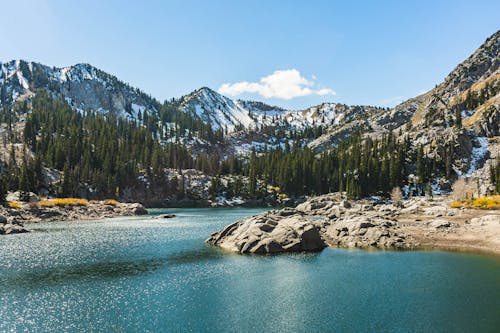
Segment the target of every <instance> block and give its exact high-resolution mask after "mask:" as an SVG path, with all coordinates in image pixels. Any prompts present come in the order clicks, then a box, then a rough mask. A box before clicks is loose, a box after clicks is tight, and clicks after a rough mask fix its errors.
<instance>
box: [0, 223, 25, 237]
mask: <svg viewBox="0 0 500 333" xmlns="http://www.w3.org/2000/svg"><path fill="white" fill-rule="evenodd" d="M2 229H3V234H5V235H10V234H20V233H24V232H29V231H28V229H26V228H24V227H23V226H20V225H17V224H4V225H3V228H2Z"/></svg>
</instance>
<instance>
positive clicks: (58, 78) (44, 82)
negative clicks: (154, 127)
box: [0, 60, 160, 119]
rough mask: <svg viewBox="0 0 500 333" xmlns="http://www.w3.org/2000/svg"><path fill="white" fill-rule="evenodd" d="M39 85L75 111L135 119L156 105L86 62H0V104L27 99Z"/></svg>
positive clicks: (156, 105) (155, 107)
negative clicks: (54, 64) (62, 64)
mask: <svg viewBox="0 0 500 333" xmlns="http://www.w3.org/2000/svg"><path fill="white" fill-rule="evenodd" d="M40 88H42V89H46V90H48V91H49V92H50V93H51V94H53V95H54V96H59V97H62V98H63V99H64V100H65V101H66V102H67V103H68V104H69V105H70V106H71V107H72V108H73V109H75V110H79V111H86V110H94V111H97V112H101V113H108V112H109V113H112V114H116V115H119V116H123V117H128V118H131V119H137V116H138V113H139V112H140V113H144V112H154V111H157V110H158V109H159V107H160V104H159V103H158V102H157V101H156V100H155V99H153V98H152V97H151V96H148V95H147V94H145V93H144V92H142V91H140V90H139V89H137V88H132V87H131V86H130V85H128V84H126V83H124V82H122V81H120V80H119V79H118V78H116V77H115V76H113V75H110V74H107V73H105V72H103V71H101V70H99V69H97V68H95V67H93V66H91V65H88V64H77V65H74V66H69V67H62V68H55V67H48V66H45V65H42V64H39V63H36V62H27V61H24V60H12V61H9V62H7V63H0V107H1V106H8V105H12V104H13V103H14V102H16V101H22V100H25V99H28V98H30V97H32V96H33V94H34V93H35V91H36V90H37V89H40Z"/></svg>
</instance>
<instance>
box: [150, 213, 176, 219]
mask: <svg viewBox="0 0 500 333" xmlns="http://www.w3.org/2000/svg"><path fill="white" fill-rule="evenodd" d="M176 216H177V215H175V214H160V215H158V216H155V217H154V218H155V219H171V218H174V217H176Z"/></svg>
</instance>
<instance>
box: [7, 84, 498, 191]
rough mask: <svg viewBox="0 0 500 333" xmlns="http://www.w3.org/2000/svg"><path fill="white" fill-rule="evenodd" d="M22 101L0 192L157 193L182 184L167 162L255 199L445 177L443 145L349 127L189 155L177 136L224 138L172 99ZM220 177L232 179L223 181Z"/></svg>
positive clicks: (417, 184)
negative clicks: (317, 146)
mask: <svg viewBox="0 0 500 333" xmlns="http://www.w3.org/2000/svg"><path fill="white" fill-rule="evenodd" d="M30 103H31V111H29V112H28V104H27V102H26V101H25V102H20V103H17V104H16V105H15V107H14V108H12V109H7V108H6V109H4V110H2V112H1V113H0V114H1V119H0V120H1V121H2V122H4V123H6V124H7V128H8V131H7V132H6V133H4V136H5V137H4V138H3V139H4V140H3V142H4V145H5V142H7V141H10V142H13V143H15V144H14V145H12V146H11V148H10V149H11V151H10V152H9V154H8V155H9V158H8V159H7V162H6V163H5V165H3V170H4V172H3V176H2V179H1V185H2V193H5V192H6V191H7V190H11V191H15V190H20V191H21V192H22V193H28V192H34V193H50V194H52V195H58V196H64V197H72V196H83V197H87V198H120V197H121V196H122V193H121V191H122V189H125V188H129V189H134V188H143V187H144V186H145V183H148V184H149V190H150V191H153V192H156V193H155V194H157V195H158V194H159V195H164V196H168V195H179V193H180V194H184V193H183V192H184V191H183V189H182V188H180V186H179V182H178V180H176V179H174V180H172V179H169V178H168V177H166V172H167V169H177V170H180V169H192V168H194V169H198V170H201V171H202V172H204V173H205V174H207V175H210V176H213V177H214V178H213V181H212V185H211V187H210V193H211V195H212V196H216V195H217V194H222V193H224V194H225V195H226V196H227V197H235V196H241V197H244V198H255V199H258V198H261V197H263V196H265V195H267V193H266V186H265V185H271V186H274V187H279V188H280V191H281V192H282V193H284V194H286V195H288V196H301V195H311V194H323V193H328V192H335V191H346V193H347V195H348V196H349V197H353V198H356V197H362V196H367V195H373V194H387V193H388V192H390V191H391V189H392V188H394V187H397V186H402V185H405V184H408V185H411V186H410V187H409V188H411V189H412V191H413V193H412V194H414V195H423V194H425V192H426V190H427V191H428V188H429V187H430V186H431V182H432V181H433V180H435V179H438V178H439V177H445V178H446V179H449V177H450V175H451V162H452V159H453V156H452V154H453V149H452V147H451V144H448V145H440V144H437V143H436V144H433V145H432V147H431V150H430V151H429V150H428V151H424V149H423V147H422V146H419V147H418V148H417V149H416V150H415V149H412V147H411V144H410V142H409V140H408V138H407V137H406V136H405V135H402V134H401V133H397V134H396V133H392V132H388V133H387V134H385V135H383V137H381V138H379V139H372V138H371V137H363V135H362V133H361V131H358V132H355V133H354V134H353V135H351V136H350V137H349V138H348V139H347V140H345V141H344V142H342V143H341V144H340V145H338V146H337V147H334V148H333V149H331V150H328V151H326V152H323V153H321V154H315V152H313V151H312V150H311V149H310V148H308V147H307V145H306V144H305V142H306V140H305V139H309V138H314V137H318V136H319V135H321V133H322V128H321V127H317V128H314V129H311V128H306V129H305V130H303V131H294V132H290V131H286V130H285V129H284V128H280V127H275V128H271V127H266V128H263V129H262V131H263V132H266V133H269V134H272V135H275V136H280V137H288V138H291V139H292V141H293V143H292V144H289V143H288V141H287V143H286V144H285V145H284V147H280V146H278V147H277V148H274V149H267V148H264V150H263V151H258V152H257V151H252V152H251V154H250V156H247V157H241V156H220V155H221V154H219V153H218V152H217V151H216V150H215V149H214V150H213V151H212V152H206V153H199V154H196V155H194V154H192V153H191V152H190V151H189V150H188V149H187V148H186V146H185V145H183V144H182V143H181V142H180V141H179V139H180V138H186V137H187V138H190V137H192V136H196V137H198V138H201V139H204V140H206V141H207V142H209V143H210V144H212V145H213V146H214V147H215V146H217V145H223V144H224V140H225V139H224V135H223V134H224V133H223V131H213V130H212V129H211V127H210V126H209V125H207V124H205V123H203V122H202V121H200V120H198V119H196V118H194V117H193V116H191V115H189V114H188V113H185V112H182V111H179V110H178V105H177V104H176V101H175V100H174V101H169V102H165V103H164V104H163V105H161V107H160V109H159V111H158V112H157V113H146V112H144V113H143V114H140V115H139V119H138V120H131V119H126V118H123V117H118V116H115V115H113V114H110V113H108V114H102V113H98V112H94V111H85V112H79V111H75V110H73V109H72V108H70V107H69V105H68V104H67V103H65V102H64V101H62V100H59V99H57V98H53V97H51V96H49V94H47V93H46V92H45V91H44V90H39V91H38V93H37V94H36V95H35V96H34V98H33V99H32V100H31V102H30ZM21 115H24V116H26V119H25V127H24V131H23V133H22V135H21V134H19V133H18V132H16V131H15V130H14V129H13V126H14V125H15V123H16V121H17V120H19V117H20V116H21ZM458 127H459V126H458V125H457V128H458ZM15 147H17V155H16V150H15ZM19 154H21V156H20V158H19ZM14 156H18V158H17V159H16V158H14ZM44 167H46V168H49V169H56V170H59V171H62V179H61V180H60V181H59V182H57V183H56V185H53V186H52V187H51V186H47V184H46V183H45V182H43V181H42V180H43V168H44ZM499 173H500V167H498V166H493V167H492V168H491V180H492V181H493V183H494V184H498V182H497V181H496V180H497V179H499V178H500V174H499ZM410 175H413V177H409V176H410ZM222 176H225V177H229V178H230V179H231V180H230V181H229V182H227V183H226V184H223V183H222V182H221V181H220V177H222ZM242 176H244V177H242ZM245 180H246V181H245ZM409 182H411V183H410V184H409ZM151 184H153V185H151ZM47 187H49V188H47ZM497 187H498V185H497ZM497 190H498V188H497Z"/></svg>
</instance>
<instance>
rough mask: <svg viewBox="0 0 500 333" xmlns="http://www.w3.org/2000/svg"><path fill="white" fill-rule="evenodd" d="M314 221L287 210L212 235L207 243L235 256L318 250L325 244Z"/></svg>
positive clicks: (263, 215) (228, 227)
mask: <svg viewBox="0 0 500 333" xmlns="http://www.w3.org/2000/svg"><path fill="white" fill-rule="evenodd" d="M320 230H321V226H320V224H318V223H317V222H316V221H314V220H311V219H308V218H307V217H304V216H303V215H302V214H300V213H298V214H293V215H292V211H291V210H286V211H282V212H280V211H273V212H268V213H263V214H260V215H257V216H254V217H251V218H249V219H246V220H242V221H239V222H236V223H233V224H231V225H229V226H227V227H226V228H224V229H223V230H221V231H219V232H216V233H214V234H212V236H211V237H210V238H209V239H207V243H209V244H212V245H217V246H219V247H221V248H223V249H226V250H229V251H233V252H239V253H278V252H298V251H319V250H321V249H323V248H325V247H326V246H327V245H326V244H325V242H324V240H323V239H322V238H321V234H320Z"/></svg>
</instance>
